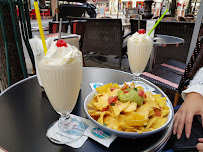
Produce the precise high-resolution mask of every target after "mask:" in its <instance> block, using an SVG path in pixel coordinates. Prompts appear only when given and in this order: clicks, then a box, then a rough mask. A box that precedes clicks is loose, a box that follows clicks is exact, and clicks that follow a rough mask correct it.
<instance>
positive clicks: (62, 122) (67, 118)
mask: <svg viewBox="0 0 203 152" xmlns="http://www.w3.org/2000/svg"><path fill="white" fill-rule="evenodd" d="M70 122H71V117H70V113H68V114H67V115H61V117H60V118H59V125H60V126H63V128H65V127H66V126H67V125H68V124H69V123H70Z"/></svg>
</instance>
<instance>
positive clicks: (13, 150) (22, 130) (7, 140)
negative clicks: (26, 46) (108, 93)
mask: <svg viewBox="0 0 203 152" xmlns="http://www.w3.org/2000/svg"><path fill="white" fill-rule="evenodd" d="M132 78H133V77H132V74H129V73H126V72H122V71H116V70H110V69H103V68H83V80H82V85H81V91H80V94H79V97H78V101H77V104H76V106H75V108H74V110H73V111H72V113H73V114H76V115H79V116H81V117H85V118H86V115H85V113H84V110H83V102H84V99H85V97H86V96H87V95H88V94H89V93H90V92H91V88H90V86H89V83H98V82H102V83H104V84H106V83H110V82H114V83H115V82H117V83H118V84H123V83H124V82H125V81H131V80H132ZM155 92H156V93H161V94H162V92H160V91H159V89H156V90H155ZM57 119H59V115H58V114H57V113H56V112H55V111H54V109H53V108H52V106H51V104H50V103H49V101H48V99H47V97H46V95H45V93H44V91H43V89H42V88H41V87H40V85H39V84H38V81H37V77H36V76H33V77H30V78H27V79H24V80H22V81H20V82H18V83H16V84H14V85H12V86H11V87H9V88H8V89H6V90H5V91H4V92H2V93H1V94H0V122H1V123H0V146H1V147H2V148H4V149H5V150H7V151H9V152H36V151H37V152H59V151H60V152H65V151H71V152H86V151H87V152H95V151H97V152H108V151H109V152H110V151H111V152H112V151H115V152H118V151H124V152H127V151H159V150H161V149H162V148H163V147H164V145H165V144H166V142H167V141H168V139H169V137H170V135H171V132H172V123H171V124H170V125H169V126H168V127H167V128H166V129H164V130H162V131H161V132H158V133H156V134H154V135H152V136H149V137H146V138H141V139H127V138H119V137H118V138H116V140H115V141H114V142H113V143H112V144H111V145H110V147H109V148H106V147H104V146H103V145H101V144H99V143H97V142H96V141H94V140H92V139H90V138H89V139H88V140H87V141H86V142H85V144H84V145H83V146H82V147H81V148H79V149H74V148H71V147H69V146H66V145H57V144H54V143H52V142H51V141H50V140H49V139H48V138H47V137H46V132H47V129H48V128H49V126H50V125H51V124H52V123H53V122H54V121H56V120H57Z"/></svg>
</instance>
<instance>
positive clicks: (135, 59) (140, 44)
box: [127, 32, 153, 81]
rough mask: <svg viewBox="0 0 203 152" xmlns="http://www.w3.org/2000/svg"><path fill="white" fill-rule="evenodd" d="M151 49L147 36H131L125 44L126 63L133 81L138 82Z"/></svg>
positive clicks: (151, 41) (151, 45)
mask: <svg viewBox="0 0 203 152" xmlns="http://www.w3.org/2000/svg"><path fill="white" fill-rule="evenodd" d="M152 48H153V40H152V39H151V38H150V37H149V36H148V35H147V34H139V33H138V32H136V33H135V34H133V35H132V36H131V37H130V38H129V39H128V42H127V51H128V61H129V64H130V69H131V72H132V73H133V80H134V81H136V80H139V75H140V74H141V73H142V72H143V71H144V69H145V67H146V65H147V62H148V60H149V57H150V54H151V52H152Z"/></svg>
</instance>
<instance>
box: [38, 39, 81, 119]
mask: <svg viewBox="0 0 203 152" xmlns="http://www.w3.org/2000/svg"><path fill="white" fill-rule="evenodd" d="M62 43H64V42H62ZM37 64H38V69H39V74H40V77H41V81H42V84H43V87H44V89H45V92H46V94H47V97H48V99H49V101H50V103H51V105H52V107H53V108H54V110H55V111H56V112H57V113H59V114H60V115H62V116H63V115H64V116H65V115H68V114H69V113H70V112H71V111H72V110H73V108H74V106H75V104H76V101H77V98H78V94H79V91H80V85H81V80H82V64H83V63H82V53H81V52H80V51H79V50H78V49H77V48H76V47H74V46H70V45H67V44H66V43H64V44H61V43H60V42H59V43H58V41H57V42H56V41H55V42H53V43H52V44H51V46H50V48H49V49H48V51H47V54H46V56H45V57H42V58H40V57H38V58H37Z"/></svg>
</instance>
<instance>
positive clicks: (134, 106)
mask: <svg viewBox="0 0 203 152" xmlns="http://www.w3.org/2000/svg"><path fill="white" fill-rule="evenodd" d="M136 109H137V103H136V102H131V103H130V104H129V106H128V107H127V108H126V109H125V110H124V112H132V111H135V110H136Z"/></svg>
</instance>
